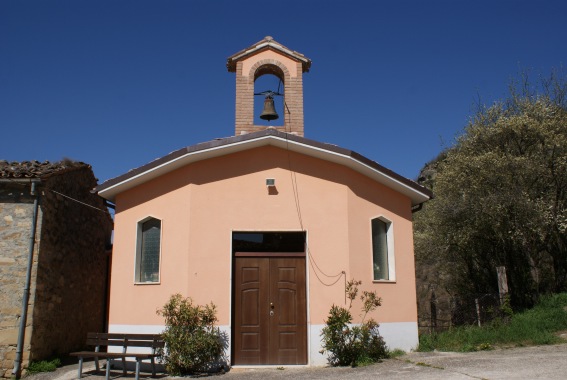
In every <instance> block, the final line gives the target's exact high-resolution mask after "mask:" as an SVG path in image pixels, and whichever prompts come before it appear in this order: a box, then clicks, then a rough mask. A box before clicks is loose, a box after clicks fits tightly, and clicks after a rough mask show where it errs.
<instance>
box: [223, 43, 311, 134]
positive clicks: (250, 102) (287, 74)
mask: <svg viewBox="0 0 567 380" xmlns="http://www.w3.org/2000/svg"><path fill="white" fill-rule="evenodd" d="M226 67H227V68H228V71H229V72H233V73H236V127H235V135H242V134H246V133H250V132H256V131H261V130H264V129H267V128H275V129H277V130H280V131H282V132H287V133H292V134H295V135H298V136H302V137H303V73H305V72H308V71H309V68H310V67H311V60H310V59H308V58H307V57H305V56H304V55H303V54H301V53H298V52H296V51H293V50H290V49H288V48H286V47H285V46H283V45H282V44H280V43H278V42H276V41H274V39H273V38H272V37H270V36H267V37H265V38H264V39H263V40H261V41H259V42H257V43H255V44H254V45H252V46H250V47H248V48H246V49H244V50H241V51H239V52H238V53H236V54H234V55H232V56H230V57H229V58H228V60H227V63H226ZM265 74H271V75H275V76H276V77H278V78H279V79H280V81H281V83H282V84H283V89H284V91H283V94H281V95H282V96H283V97H284V98H283V99H284V102H283V104H284V109H282V110H280V112H281V113H282V114H283V118H284V120H283V126H269V125H254V101H256V102H264V99H263V98H261V97H258V96H256V97H255V96H254V82H255V81H256V79H258V78H259V77H261V76H262V75H265ZM275 90H276V89H272V91H275ZM276 95H278V96H279V95H280V94H276ZM280 117H281V116H280Z"/></svg>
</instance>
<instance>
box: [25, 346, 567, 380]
mask: <svg viewBox="0 0 567 380" xmlns="http://www.w3.org/2000/svg"><path fill="white" fill-rule="evenodd" d="M83 372H84V373H83V378H84V379H86V380H103V379H104V372H100V373H98V374H96V373H95V372H94V364H93V363H86V364H85V366H84V368H83ZM111 377H112V379H120V378H123V376H122V372H121V371H118V370H113V371H112V372H111ZM140 377H141V378H142V379H144V380H147V379H149V378H150V376H149V374H148V373H143V374H141V376H140ZM195 377H209V378H216V379H218V380H223V379H224V380H256V379H281V378H293V379H313V380H332V379H354V380H356V379H376V378H380V379H390V380H404V379H420V380H421V379H425V380H427V379H444V380H445V379H490V380H495V379H566V378H567V344H560V345H551V346H534V347H523V348H510V349H497V350H492V351H482V352H472V353H457V352H428V353H420V352H412V353H409V354H407V355H404V356H402V357H399V358H396V359H388V360H385V361H383V362H382V363H378V364H375V365H371V366H366V367H359V368H329V367H315V368H311V367H299V368H298V367H280V368H262V369H244V368H232V369H231V370H230V371H229V372H227V373H224V374H215V375H204V376H195ZM76 378H77V365H76V364H72V365H67V366H64V367H61V368H59V369H58V370H57V371H56V372H50V373H42V374H36V375H32V376H30V377H28V379H29V380H72V379H76ZM133 378H134V374H133V373H132V372H129V373H128V375H127V377H126V378H125V380H129V379H130V380H132V379H133ZM158 378H159V379H162V380H167V379H170V377H167V376H165V375H160V374H158Z"/></svg>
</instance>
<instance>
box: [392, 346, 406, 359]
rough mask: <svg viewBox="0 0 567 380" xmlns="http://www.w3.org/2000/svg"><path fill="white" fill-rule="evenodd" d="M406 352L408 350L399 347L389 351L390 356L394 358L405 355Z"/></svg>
mask: <svg viewBox="0 0 567 380" xmlns="http://www.w3.org/2000/svg"><path fill="white" fill-rule="evenodd" d="M405 354H406V352H405V351H404V350H400V349H399V348H396V349H395V350H392V351H388V358H390V359H394V358H398V357H400V356H404V355H405Z"/></svg>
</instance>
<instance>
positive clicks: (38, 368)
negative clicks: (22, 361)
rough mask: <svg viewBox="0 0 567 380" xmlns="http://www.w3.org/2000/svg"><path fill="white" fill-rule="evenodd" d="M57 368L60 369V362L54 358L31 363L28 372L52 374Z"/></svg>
mask: <svg viewBox="0 0 567 380" xmlns="http://www.w3.org/2000/svg"><path fill="white" fill-rule="evenodd" d="M57 367H61V360H60V359H59V358H55V359H51V360H42V361H39V362H31V363H30V364H29V365H28V372H29V373H39V372H53V371H55V370H56V369H57Z"/></svg>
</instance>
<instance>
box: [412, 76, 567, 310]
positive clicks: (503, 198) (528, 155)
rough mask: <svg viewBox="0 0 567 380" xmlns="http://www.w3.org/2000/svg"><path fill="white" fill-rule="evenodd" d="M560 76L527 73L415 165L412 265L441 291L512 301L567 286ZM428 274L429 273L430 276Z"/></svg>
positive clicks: (520, 302)
mask: <svg viewBox="0 0 567 380" xmlns="http://www.w3.org/2000/svg"><path fill="white" fill-rule="evenodd" d="M566 126H567V76H565V75H563V76H559V77H557V76H555V77H551V78H550V79H548V80H543V81H541V84H540V86H539V87H537V88H536V89H534V88H533V86H531V85H530V83H529V82H528V81H527V79H525V78H524V82H523V83H521V84H520V85H515V86H512V87H511V92H510V95H509V97H508V99H506V100H504V101H502V102H499V103H496V104H494V105H493V106H491V107H484V108H482V107H481V108H480V109H479V111H478V112H477V113H476V115H474V116H473V118H472V119H471V121H470V123H469V125H468V126H467V127H466V129H465V130H464V133H463V135H462V136H460V137H459V138H458V139H457V141H456V144H455V145H454V146H453V147H451V148H449V149H447V150H446V151H444V152H443V153H442V154H441V155H440V156H439V158H438V159H437V160H436V161H435V162H433V163H431V164H429V165H428V170H424V172H423V173H424V175H423V176H422V183H424V184H426V185H427V186H429V187H431V188H432V190H433V191H434V193H435V197H436V198H435V199H433V200H432V201H430V202H428V203H427V204H425V207H424V209H423V210H422V211H421V212H419V213H417V214H415V250H416V260H417V266H418V271H420V270H422V269H420V268H424V267H429V269H428V270H429V271H430V272H431V273H435V276H434V277H435V278H437V279H440V280H438V282H439V283H437V284H436V285H439V286H440V287H441V288H444V289H447V290H448V291H449V293H451V294H459V295H466V294H481V293H497V292H498V286H497V281H496V272H495V267H497V266H505V267H506V270H507V277H508V284H509V289H510V295H511V305H512V306H513V307H514V308H515V309H522V308H526V307H531V306H533V304H534V302H535V301H537V299H538V298H539V296H540V295H542V294H547V293H553V292H562V291H566V290H567V174H566V173H567V127H566ZM431 280H432V281H435V279H431Z"/></svg>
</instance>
